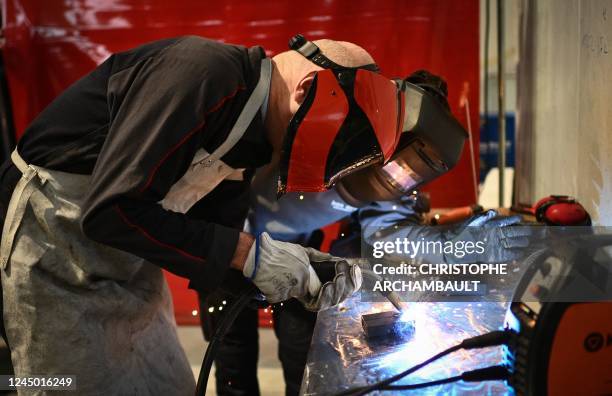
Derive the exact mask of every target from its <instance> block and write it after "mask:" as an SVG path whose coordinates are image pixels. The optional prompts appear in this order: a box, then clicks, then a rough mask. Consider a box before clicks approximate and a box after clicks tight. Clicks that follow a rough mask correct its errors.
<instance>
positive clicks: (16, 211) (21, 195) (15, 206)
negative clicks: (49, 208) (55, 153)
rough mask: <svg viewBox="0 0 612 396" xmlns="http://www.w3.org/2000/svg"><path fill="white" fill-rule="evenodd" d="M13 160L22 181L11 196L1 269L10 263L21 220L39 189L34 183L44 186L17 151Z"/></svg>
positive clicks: (3, 232)
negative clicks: (37, 180) (30, 200)
mask: <svg viewBox="0 0 612 396" xmlns="http://www.w3.org/2000/svg"><path fill="white" fill-rule="evenodd" d="M11 160H12V161H13V163H14V164H15V166H16V167H17V169H19V170H20V171H21V174H22V176H21V179H19V181H18V182H17V185H16V186H15V189H14V190H13V195H11V201H10V203H9V206H8V209H7V211H6V218H5V220H4V226H3V227H2V243H1V245H0V268H1V269H5V268H6V265H7V263H8V260H9V257H10V256H11V251H12V249H13V241H14V239H15V234H17V230H18V229H19V225H20V224H21V219H22V218H23V214H24V213H25V210H26V207H27V205H28V201H29V199H30V196H31V195H32V192H34V190H35V189H36V188H37V187H38V186H37V184H36V183H32V181H34V180H36V179H39V181H40V182H41V183H43V184H44V180H43V179H42V178H37V177H36V176H38V171H37V170H36V168H35V167H33V166H30V165H28V164H27V163H26V162H25V161H24V160H23V158H21V156H20V155H19V152H17V149H15V150H14V151H13V153H12V154H11Z"/></svg>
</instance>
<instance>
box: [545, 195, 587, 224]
mask: <svg viewBox="0 0 612 396" xmlns="http://www.w3.org/2000/svg"><path fill="white" fill-rule="evenodd" d="M534 213H535V217H536V219H537V220H538V221H539V222H542V223H546V224H548V225H565V226H590V225H591V216H589V213H588V212H587V211H586V209H584V207H583V206H582V205H581V204H580V203H579V202H578V201H576V200H575V199H574V198H573V197H570V196H567V195H551V196H549V197H546V198H542V199H541V200H539V201H538V203H537V204H535V206H534Z"/></svg>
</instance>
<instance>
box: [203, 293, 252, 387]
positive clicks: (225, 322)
mask: <svg viewBox="0 0 612 396" xmlns="http://www.w3.org/2000/svg"><path fill="white" fill-rule="evenodd" d="M257 291H258V290H257V288H256V287H255V286H254V285H251V286H250V287H249V288H248V289H246V290H245V291H243V292H242V293H240V294H239V295H238V298H237V299H236V301H234V303H233V304H232V305H231V307H230V308H229V310H228V311H227V313H226V314H225V315H224V316H223V319H221V323H219V326H218V327H217V329H216V330H215V333H214V334H213V336H212V338H211V339H210V343H209V344H208V348H206V353H205V354H204V360H203V361H202V367H201V368H200V375H198V384H197V386H196V393H195V394H196V396H204V395H205V394H206V386H207V385H208V377H209V375H210V370H211V368H212V364H213V361H214V359H215V355H216V354H217V349H218V348H219V344H220V343H221V341H223V338H224V337H225V335H226V334H227V332H228V330H229V329H230V327H231V326H232V324H233V323H234V320H236V318H237V317H238V315H239V314H240V312H242V310H243V309H244V308H245V307H246V306H247V305H248V304H249V302H251V300H252V299H253V297H255V295H256V294H257Z"/></svg>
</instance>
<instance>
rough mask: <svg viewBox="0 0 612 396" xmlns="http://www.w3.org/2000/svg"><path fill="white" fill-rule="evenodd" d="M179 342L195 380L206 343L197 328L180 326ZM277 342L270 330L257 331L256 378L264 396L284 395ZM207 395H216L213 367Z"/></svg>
mask: <svg viewBox="0 0 612 396" xmlns="http://www.w3.org/2000/svg"><path fill="white" fill-rule="evenodd" d="M178 335H179V340H180V341H181V345H183V349H185V353H186V354H187V358H188V359H189V363H190V364H191V369H192V370H193V374H194V376H195V377H196V378H197V376H198V374H199V372H200V365H201V364H202V358H203V357H204V352H205V351H206V346H207V343H206V341H204V337H203V336H202V330H201V329H200V328H199V327H197V326H180V327H179V328H178ZM277 351H278V341H277V340H276V336H275V335H274V331H273V330H272V329H259V364H258V367H257V376H258V378H259V390H260V392H261V394H262V395H264V396H282V395H284V394H285V382H284V380H283V372H282V369H281V364H280V361H279V360H278V357H277ZM206 394H207V395H216V394H217V392H216V389H215V380H214V367H213V372H212V373H211V374H210V379H209V380H208V387H207V388H206Z"/></svg>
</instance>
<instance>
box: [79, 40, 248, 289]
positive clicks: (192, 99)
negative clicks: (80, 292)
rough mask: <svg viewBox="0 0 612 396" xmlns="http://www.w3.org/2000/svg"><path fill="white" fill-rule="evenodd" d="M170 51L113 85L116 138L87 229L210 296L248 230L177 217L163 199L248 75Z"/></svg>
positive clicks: (98, 169) (88, 209)
mask: <svg viewBox="0 0 612 396" xmlns="http://www.w3.org/2000/svg"><path fill="white" fill-rule="evenodd" d="M165 51H166V52H167V53H165V54H160V55H158V56H156V57H153V58H149V59H147V60H145V61H142V62H141V63H140V64H138V65H136V66H134V67H131V68H129V69H126V70H122V71H119V72H117V73H115V74H114V75H113V76H112V77H111V78H110V80H109V85H108V101H109V110H110V114H111V118H110V119H111V121H110V124H109V132H108V136H107V138H106V140H105V142H104V144H103V147H102V149H101V152H100V154H99V157H98V159H97V161H96V165H95V168H94V171H93V174H92V179H91V186H90V189H89V193H88V195H87V197H86V199H85V201H84V207H83V217H82V222H81V227H82V230H83V232H84V234H85V235H86V236H87V237H89V238H90V239H92V240H94V241H97V242H99V243H102V244H105V245H108V246H111V247H113V248H117V249H120V250H123V251H126V252H129V253H132V254H134V255H137V256H139V257H142V258H143V259H146V260H147V261H150V262H152V263H154V264H156V265H159V266H160V267H162V268H164V269H167V270H168V271H170V272H172V273H174V274H177V275H179V276H182V277H186V278H189V279H190V280H191V282H190V287H191V288H195V289H199V290H210V289H214V288H215V287H216V286H217V285H218V284H219V283H220V282H221V281H222V280H223V278H224V277H225V275H226V271H227V270H228V268H229V263H230V260H231V258H232V256H233V254H234V250H235V248H236V244H237V241H238V235H239V231H238V230H236V229H232V228H228V227H224V226H222V225H219V224H213V223H209V222H206V221H202V220H194V219H190V218H188V217H187V216H185V215H184V214H182V213H175V212H171V211H167V210H165V209H163V208H162V206H161V205H160V204H159V201H161V200H162V199H163V198H164V196H165V195H166V193H167V192H168V190H169V189H170V187H171V186H172V185H173V184H174V183H175V182H176V181H177V180H178V179H180V178H181V177H182V175H183V174H184V173H185V171H186V170H187V168H188V167H189V166H190V164H191V161H192V159H193V156H194V154H195V152H196V151H197V150H198V149H199V148H200V147H202V145H203V142H204V141H205V139H206V138H207V133H210V131H211V130H214V128H211V126H210V125H208V124H207V123H209V122H210V119H211V118H214V116H215V113H216V112H218V111H220V109H221V108H222V107H223V106H224V105H227V102H229V101H231V100H232V98H233V97H234V96H236V95H237V94H238V93H239V92H240V91H242V90H244V84H243V82H242V81H241V78H240V77H239V76H240V73H239V71H237V72H236V73H232V72H231V70H229V71H228V70H226V72H225V73H223V74H224V75H223V76H219V75H218V74H219V72H218V71H216V70H219V69H222V68H219V67H218V65H216V66H212V65H211V66H210V67H207V66H206V64H205V62H202V61H201V60H197V59H193V58H194V57H193V56H191V57H190V56H189V55H188V53H185V52H184V51H183V52H176V51H175V52H174V53H172V51H171V50H170V49H166V50H165ZM229 68H230V69H231V65H230V67H229ZM232 76H236V77H235V78H232ZM212 87H214V89H213V88H212Z"/></svg>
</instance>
